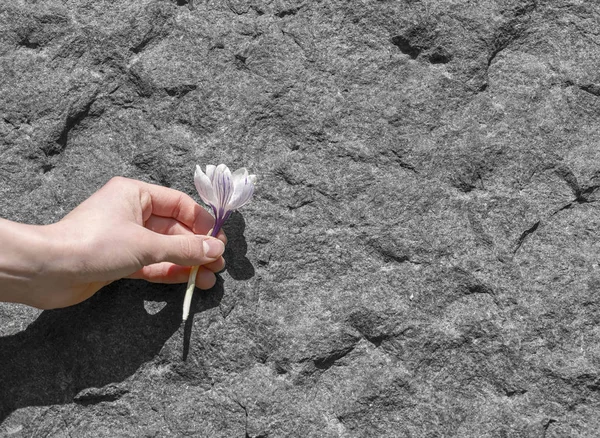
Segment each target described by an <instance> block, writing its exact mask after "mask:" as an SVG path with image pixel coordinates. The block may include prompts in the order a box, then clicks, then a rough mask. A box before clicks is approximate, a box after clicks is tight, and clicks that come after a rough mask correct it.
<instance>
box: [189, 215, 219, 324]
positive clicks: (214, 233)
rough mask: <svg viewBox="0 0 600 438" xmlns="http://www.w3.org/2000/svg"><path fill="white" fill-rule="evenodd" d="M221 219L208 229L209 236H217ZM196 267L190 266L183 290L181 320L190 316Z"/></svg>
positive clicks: (198, 267)
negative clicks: (185, 286)
mask: <svg viewBox="0 0 600 438" xmlns="http://www.w3.org/2000/svg"><path fill="white" fill-rule="evenodd" d="M222 224H223V221H221V222H220V223H219V222H217V223H215V227H214V228H213V229H212V230H210V231H209V233H208V234H209V235H210V236H211V237H217V234H219V231H220V230H221V225H222ZM198 269H200V266H192V270H191V271H190V276H189V278H188V283H187V288H186V290H185V298H184V299H183V316H182V319H183V321H184V322H185V321H187V319H188V316H190V306H191V305H192V296H193V295H194V288H195V287H196V275H198Z"/></svg>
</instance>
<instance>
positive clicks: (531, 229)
mask: <svg viewBox="0 0 600 438" xmlns="http://www.w3.org/2000/svg"><path fill="white" fill-rule="evenodd" d="M540 223H541V221H537V222H536V223H534V224H533V225H532V226H531V227H529V228H528V229H526V230H525V231H523V233H521V236H519V239H518V240H517V243H516V245H515V249H514V250H513V254H515V253H516V252H517V251H518V250H519V248H521V246H522V245H523V243H525V240H526V239H527V238H528V237H529V236H530V235H531V234H533V233H535V232H536V231H537V229H538V227H539V226H540Z"/></svg>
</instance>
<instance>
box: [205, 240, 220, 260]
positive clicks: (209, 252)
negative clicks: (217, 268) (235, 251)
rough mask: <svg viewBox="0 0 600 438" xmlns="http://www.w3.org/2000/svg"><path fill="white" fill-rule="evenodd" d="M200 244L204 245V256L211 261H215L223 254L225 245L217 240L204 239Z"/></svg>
mask: <svg viewBox="0 0 600 438" xmlns="http://www.w3.org/2000/svg"><path fill="white" fill-rule="evenodd" d="M202 244H203V245H204V255H205V256H206V257H209V258H211V259H216V258H217V257H219V256H220V255H221V254H223V251H225V245H224V244H223V242H221V241H220V240H219V239H215V238H212V237H211V238H209V239H204V242H202Z"/></svg>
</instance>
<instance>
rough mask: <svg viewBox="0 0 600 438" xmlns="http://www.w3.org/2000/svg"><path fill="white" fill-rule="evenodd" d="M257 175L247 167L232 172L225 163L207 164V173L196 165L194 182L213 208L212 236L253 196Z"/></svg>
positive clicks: (203, 197)
mask: <svg viewBox="0 0 600 438" xmlns="http://www.w3.org/2000/svg"><path fill="white" fill-rule="evenodd" d="M255 181H256V176H255V175H248V171H247V170H246V168H245V167H242V168H241V169H238V170H236V171H235V172H233V173H231V171H230V170H229V168H228V167H227V166H226V165H224V164H219V165H218V166H212V165H210V164H209V165H208V166H206V173H204V172H202V169H201V168H200V166H196V173H195V174H194V184H195V185H196V190H198V194H199V195H200V198H202V201H204V203H205V204H206V205H208V206H210V207H211V208H212V211H213V213H214V215H215V226H214V227H213V231H212V236H216V235H217V234H218V233H219V230H220V229H221V227H222V226H223V223H224V222H225V221H226V220H227V219H228V218H229V216H230V215H231V213H232V212H233V211H235V210H237V209H238V208H240V207H241V206H242V205H244V204H246V203H247V202H248V201H250V198H252V194H253V193H254V182H255Z"/></svg>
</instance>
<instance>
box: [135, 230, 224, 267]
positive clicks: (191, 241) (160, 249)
mask: <svg viewBox="0 0 600 438" xmlns="http://www.w3.org/2000/svg"><path fill="white" fill-rule="evenodd" d="M148 233H151V234H152V235H153V236H151V237H152V238H148V239H144V241H145V245H144V246H145V248H144V250H143V253H144V254H143V256H142V260H141V261H142V263H143V264H144V266H148V265H151V264H154V263H160V262H171V263H175V264H177V265H180V266H197V265H205V264H207V263H210V262H214V261H215V260H217V259H218V258H219V257H221V255H222V254H223V251H225V244H224V243H223V242H221V241H220V240H219V239H216V238H214V237H210V236H202V235H195V234H177V235H165V234H159V233H154V232H152V231H149V230H148ZM148 237H150V236H148Z"/></svg>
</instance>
